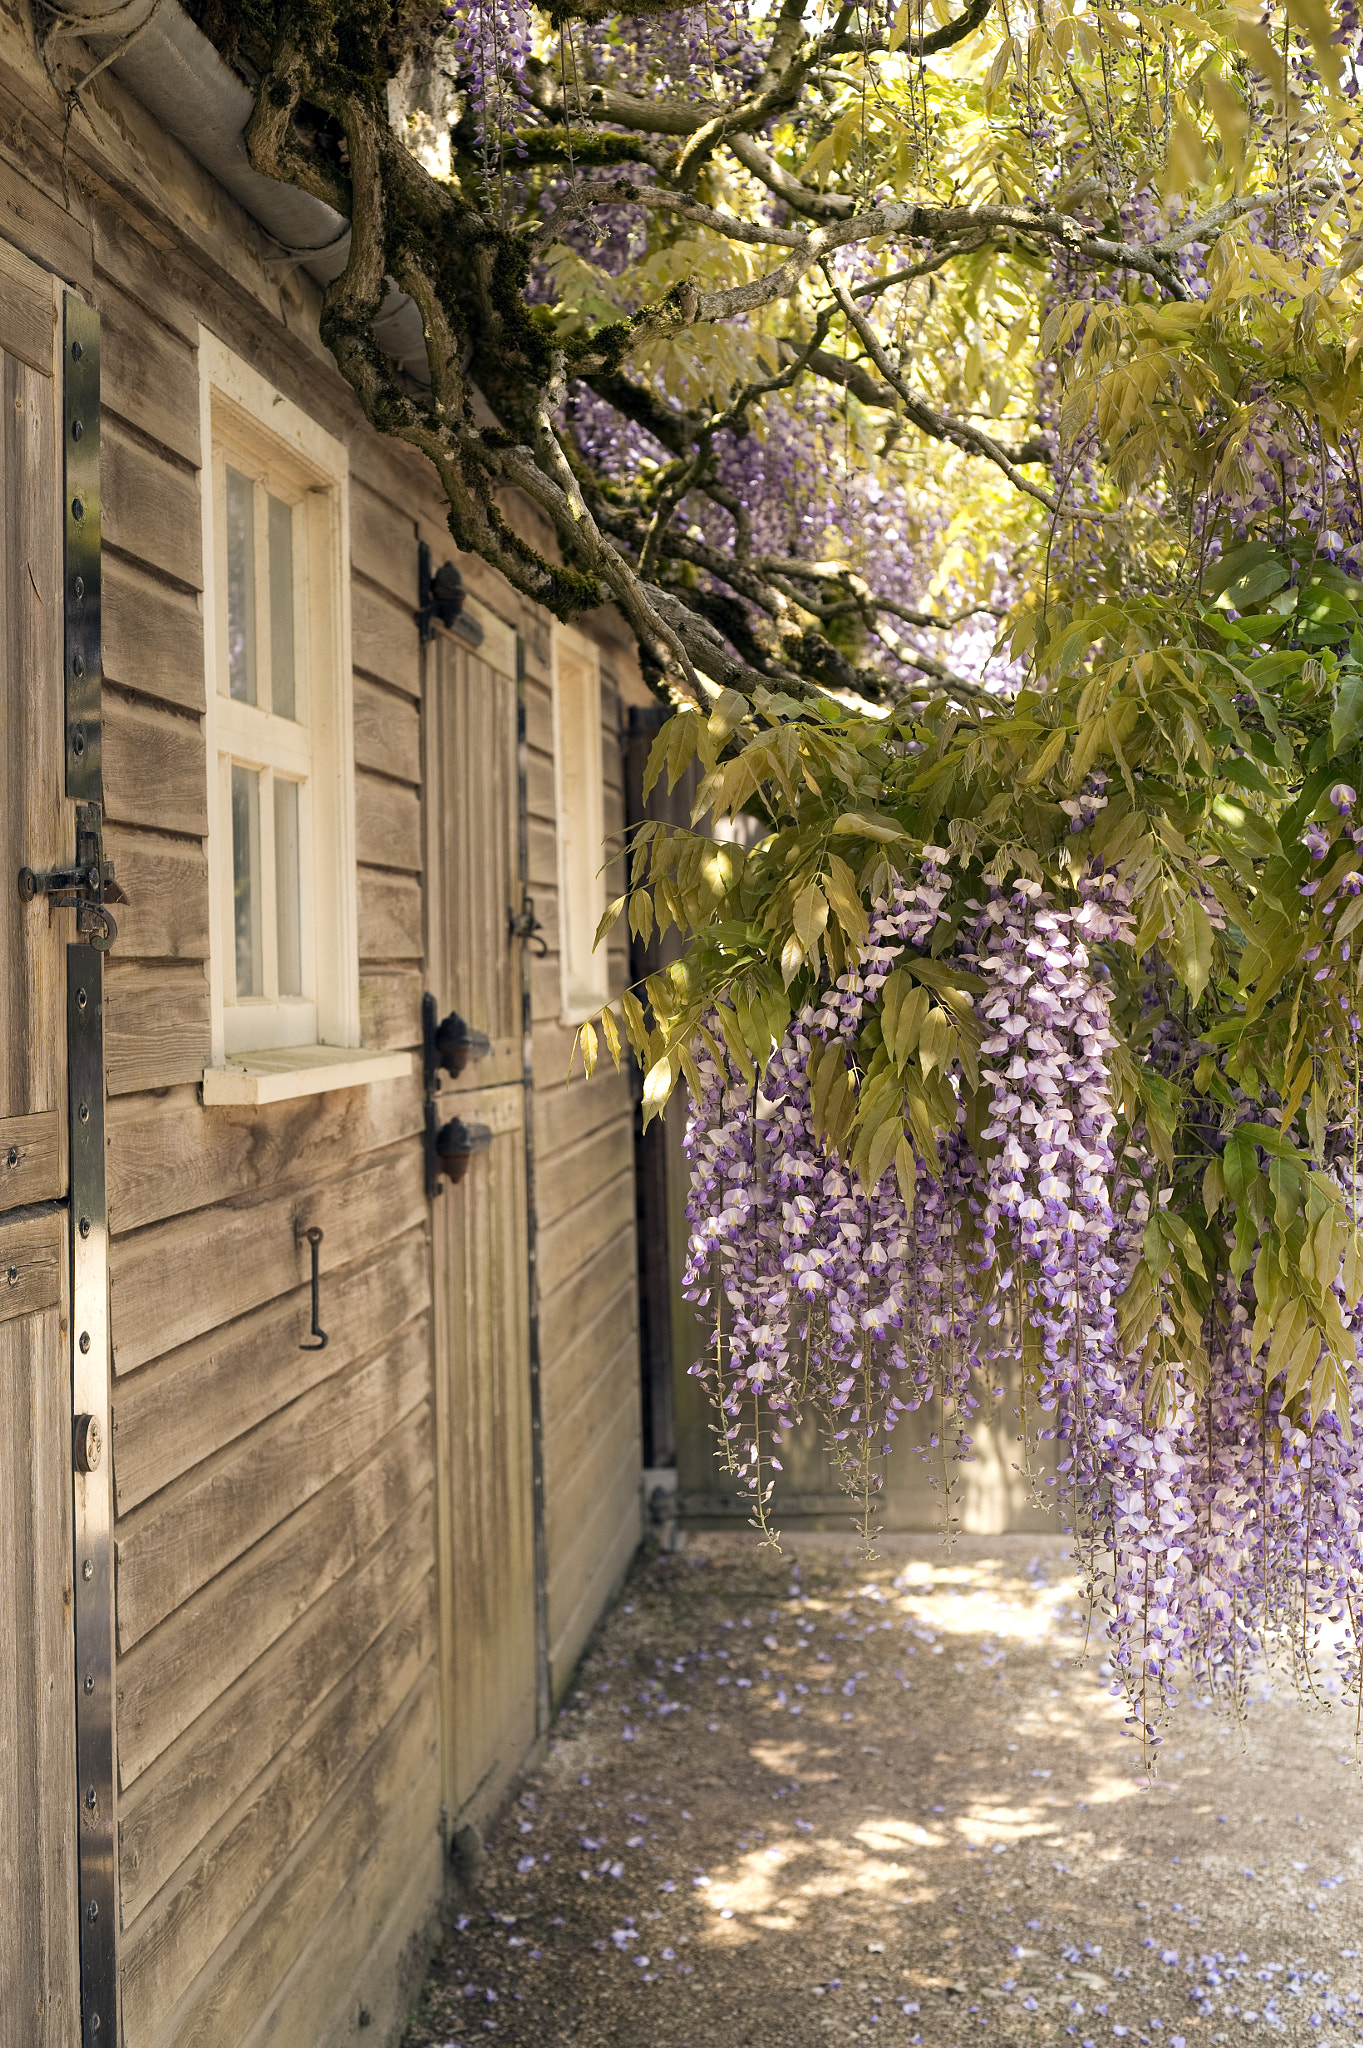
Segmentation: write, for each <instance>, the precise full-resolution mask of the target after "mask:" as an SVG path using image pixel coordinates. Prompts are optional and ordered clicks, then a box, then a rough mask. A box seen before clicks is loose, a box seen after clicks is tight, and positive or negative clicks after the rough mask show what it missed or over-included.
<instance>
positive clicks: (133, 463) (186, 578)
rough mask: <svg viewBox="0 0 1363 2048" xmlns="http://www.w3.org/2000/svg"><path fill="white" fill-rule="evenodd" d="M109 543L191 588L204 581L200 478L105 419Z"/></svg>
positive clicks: (102, 461)
mask: <svg viewBox="0 0 1363 2048" xmlns="http://www.w3.org/2000/svg"><path fill="white" fill-rule="evenodd" d="M99 447H100V486H101V489H102V492H103V536H104V545H105V547H115V548H118V549H120V550H121V552H122V553H123V554H125V555H131V556H132V557H133V558H134V560H136V561H139V562H141V563H143V564H144V565H145V566H146V567H147V568H149V569H160V570H161V571H162V573H163V574H164V575H166V576H173V577H174V578H175V580H176V582H178V583H182V584H184V585H185V587H186V588H187V589H189V590H199V589H202V587H203V546H202V542H203V528H202V525H201V523H200V509H199V487H198V482H197V480H196V479H195V478H194V477H193V476H191V475H190V474H189V473H188V472H187V471H186V470H184V469H181V468H179V467H178V466H177V465H176V464H175V463H174V462H172V461H171V460H170V459H169V458H168V457H167V456H165V455H159V454H156V453H155V452H154V451H153V450H152V449H150V448H148V447H146V446H145V445H144V444H143V443H142V442H141V441H136V440H134V439H133V437H132V435H131V434H130V433H129V432H128V430H127V428H126V427H122V426H120V425H119V424H118V422H117V421H116V420H112V419H111V420H107V421H105V423H104V427H103V431H102V432H101V434H100V443H99Z"/></svg>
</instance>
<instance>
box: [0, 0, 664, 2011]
mask: <svg viewBox="0 0 1363 2048" xmlns="http://www.w3.org/2000/svg"><path fill="white" fill-rule="evenodd" d="M95 17H105V18H104V19H96V18H95ZM54 21H55V22H56V25H57V27H58V28H59V29H60V28H63V25H64V28H65V32H64V33H63V34H61V35H60V36H59V38H58V39H57V41H56V42H53V41H52V40H51V39H50V38H51V31H52V27H53V23H54ZM73 24H74V27H75V28H79V29H80V31H81V33H80V34H76V33H74V29H73ZM101 29H104V30H106V31H107V32H106V33H104V34H101V33H100V31H101ZM134 31H137V33H134ZM40 33H42V34H46V35H48V37H49V41H48V43H47V46H46V50H45V51H44V49H43V48H42V47H41V46H40V40H39V38H40ZM105 59H109V60H110V61H108V62H107V63H105V62H104V60H105ZM102 64H103V68H100V66H101V65H102ZM96 72H97V75H94V76H91V75H89V74H92V73H96ZM54 77H56V78H57V79H59V80H60V81H61V82H62V83H63V84H66V85H71V84H76V85H79V87H80V90H79V92H78V93H73V94H71V96H70V97H64V96H63V93H62V92H61V91H59V90H58V89H57V86H56V85H55V84H54ZM248 109H249V94H248V93H247V92H246V90H245V88H244V87H243V85H242V83H241V81H240V80H239V79H237V78H235V77H234V75H233V74H232V73H231V72H230V70H228V69H227V68H226V67H225V66H224V65H223V64H222V62H221V60H220V59H219V58H218V56H217V55H216V53H215V51H214V50H213V49H212V47H211V45H210V44H209V43H208V42H207V41H206V40H205V39H204V37H203V36H202V35H200V33H199V31H198V30H197V29H196V28H195V27H194V25H193V23H192V21H191V20H190V19H189V17H188V16H187V15H186V14H185V13H184V12H183V11H182V10H181V8H180V7H179V6H178V5H177V4H175V0H164V4H162V5H161V6H159V7H153V6H151V5H150V4H149V0H132V4H131V5H128V4H123V5H117V6H104V7H101V6H100V5H99V4H97V0H90V4H89V5H88V7H87V8H86V9H85V10H84V19H83V20H82V21H80V22H75V21H74V17H73V16H71V15H70V14H69V13H66V14H62V15H56V14H54V13H53V12H50V11H48V10H46V9H44V10H41V19H40V20H35V19H34V16H33V13H32V12H31V11H30V8H29V6H28V5H27V4H26V0H11V4H9V5H7V6H6V8H5V9H4V10H3V12H0V378H2V379H3V399H4V402H3V406H2V407H0V773H2V774H3V777H4V785H3V788H4V795H3V802H2V803H0V837H3V847H4V856H5V862H6V865H7V872H8V880H7V881H5V883H4V886H3V888H0V974H2V975H3V987H4V991H5V1002H4V1021H3V1029H2V1030H0V1645H2V1646H3V1659H2V1668H3V1679H2V1680H0V1758H2V1759H3V1768H0V1891H2V1892H3V1896H4V1897H5V1899H6V1902H7V1910H6V1913H5V1917H4V1924H3V1927H0V2044H2V2048H74V2044H76V2043H80V2044H81V2048H106V2044H109V2043H113V2042H122V2043H124V2044H126V2048H265V2044H267V2043H269V2044H276V2048H342V2044H345V2043H349V2042H352V2041H355V2042H358V2043H362V2044H372V2043H375V2042H384V2041H390V2040H392V2039H394V2038H396V2033H397V2031H398V2030H399V2029H400V2025H401V2021H402V2018H403V2016H404V2014H405V2011H406V2008H407V2001H408V1999H409V1996H410V1993H411V1990H412V1988H413V1984H414V1979H415V1976H416V1974H417V1973H418V1972H419V1970H420V1967H421V1964H422V1961H423V1958H424V1953H425V1943H426V1941H427V1937H428V1934H429V1931H430V1928H431V1925H432V1921H433V1916H434V1914H435V1912H436V1909H437V1907H438V1905H439V1902H440V1899H441V1896H442V1886H443V1884H444V1881H445V1877H446V1874H447V1872H448V1870H449V1867H450V1858H451V1855H452V1852H453V1849H454V1846H455V1845H456V1844H457V1843H458V1842H460V1841H464V1842H467V1841H468V1840H469V1839H470V1838H469V1836H468V1835H467V1834H466V1833H465V1831H466V1830H469V1829H473V1830H475V1831H476V1830H478V1829H479V1828H481V1827H482V1826H483V1825H484V1824H485V1823H486V1821H487V1819H488V1817H489V1816H490V1815H491V1814H492V1813H493V1812H494V1810H495V1809H496V1807H497V1804H498V1802H499V1800H500V1799H501V1798H502V1797H503V1796H504V1794H505V1792H506V1790H507V1787H508V1785H509V1783H510V1782H511V1780H512V1779H513V1777H514V1774H515V1773H516V1771H517V1770H518V1768H519V1767H520V1766H521V1764H522V1763H523V1762H524V1761H525V1759H526V1758H527V1756H528V1755H529V1754H530V1753H531V1752H532V1751H533V1749H534V1746H535V1744H536V1742H537V1741H539V1740H540V1739H542V1738H543V1737H544V1735H545V1732H546V1729H547V1726H548V1722H549V1717H550V1715H551V1713H552V1711H553V1707H554V1702H555V1699H556V1697H557V1695H558V1694H559V1693H560V1692H561V1691H562V1689H563V1687H564V1685H565V1684H566V1682H567V1680H568V1678H569V1676H570V1674H571V1672H572V1669H573V1666H574V1663H575V1661H576V1659H577V1657H578V1655H579V1653H580V1651H581V1649H582V1647H583V1645H584V1643H585V1641H586V1639H587V1637H588V1635H589V1634H590V1631H591V1630H592V1628H593V1626H594V1624H595V1622H596V1620H597V1618H598V1616H599V1615H600V1613H601V1611H602V1608H603V1606H604V1605H605V1603H606V1601H607V1600H608V1598H609V1597H610V1594H611V1591H612V1589H613V1587H614V1586H615V1585H616V1584H617V1583H618V1581H619V1579H620V1577H621V1574H622V1573H623V1571H624V1570H625V1568H626V1566H627V1564H628V1562H629V1560H630V1557H631V1555H632V1554H633V1551H634V1549H635V1547H636V1544H637V1542H638V1540H639V1535H640V1530H641V1490H640V1419H639V1357H638V1293H637V1285H636V1259H635V1173H634V1154H633V1147H634V1106H633V1102H632V1099H631V1093H630V1085H629V1082H628V1080H627V1078H624V1077H620V1078H617V1077H615V1076H612V1075H606V1076H599V1077H598V1078H597V1080H596V1081H595V1082H594V1083H593V1084H592V1085H591V1086H590V1087H588V1086H586V1085H584V1084H581V1083H575V1084H573V1085H572V1086H569V1087H567V1088H565V1086H564V1080H565V1075H566V1073H567V1069H568V1063H569V1050H570V1045H571V1040H572V1025H573V1022H574V1020H575V1019H576V1018H577V1017H579V1016H580V1015H581V1014H583V1013H584V1012H585V1011H586V1010H587V1009H589V1008H590V1007H592V1006H593V1005H594V1004H596V1003H598V1002H599V1001H600V1000H601V999H602V998H603V997H604V996H606V995H608V994H610V993H612V992H613V991H615V990H616V989H618V988H619V986H620V985H621V984H622V982H623V979H624V975H625V972H626V966H627V963H626V959H625V954H624V951H623V949H622V948H617V949H616V950H614V951H612V952H610V953H609V955H606V954H604V953H602V954H596V955H594V954H593V951H592V936H593V927H594V924H595V918H596V915H597V914H598V913H599V909H600V907H601V905H602V904H603V903H604V900H605V891H606V888H607V886H608V884H609V879H610V878H609V876H608V875H603V873H602V871H601V869H602V859H603V853H602V847H603V844H604V842H606V841H607V839H608V838H610V836H611V835H615V839H616V843H617V844H618V835H619V833H620V831H621V828H622V825H623V815H624V814H623V782H622V760H623V753H622V743H621V736H622V733H623V730H624V728H625V726H626V724H627V721H628V715H629V709H630V706H631V705H638V704H641V703H643V702H644V701H646V697H647V693H646V692H645V691H644V690H643V687H642V684H641V683H640V680H639V677H638V672H637V667H636V664H635V659H634V654H633V649H632V643H631V642H630V640H629V638H628V636H627V635H626V634H625V633H624V632H623V630H622V629H621V627H620V624H619V622H618V620H617V619H615V617H614V616H613V615H611V614H601V615H600V616H598V617H596V618H594V619H592V620H589V621H588V622H586V624H585V625H584V626H583V627H582V628H581V629H579V630H574V631H567V630H565V629H563V628H560V627H559V626H557V625H555V624H554V622H553V621H551V620H550V619H549V618H548V617H547V616H544V615H542V614H538V613H536V612H535V611H534V610H533V608H531V607H529V606H527V605H526V604H524V603H522V601H521V600H520V599H519V598H517V597H515V596H514V595H513V594H512V593H511V592H510V591H509V590H508V589H507V588H505V587H504V586H501V585H500V584H499V582H498V580H497V579H496V578H495V577H494V576H493V575H492V574H491V573H490V572H487V571H485V570H484V569H483V568H482V567H481V566H480V565H479V564H478V563H476V562H471V561H459V562H457V563H456V564H455V566H456V567H457V569H458V570H459V571H460V572H461V574H462V581H463V590H464V597H463V601H462V603H460V600H459V596H458V579H457V578H455V577H454V576H452V575H451V574H450V573H448V572H446V574H445V575H443V576H440V575H438V574H437V573H436V572H438V571H440V570H441V569H442V568H443V566H444V565H445V564H446V563H447V562H449V561H451V559H452V550H451V547H450V544H449V538H448V533H447V531H446V527H445V522H444V516H443V511H442V504H441V500H440V497H439V494H438V491H437V490H436V488H435V480H434V476H433V474H432V473H431V472H430V471H429V470H427V469H426V468H425V466H424V465H423V464H422V463H421V461H420V460H418V459H417V458H416V457H414V456H408V455H407V454H406V453H405V452H404V451H402V450H401V449H400V448H398V447H397V446H396V445H395V444H393V443H391V442H388V441H385V440H384V439H383V438H381V437H380V436H378V435H377V434H375V433H374V432H373V431H372V430H371V429H370V428H369V427H368V426H367V425H366V424H365V423H364V421H363V419H362V418H361V415H360V413H359V410H358V408H357V406H356V405H355V403H354V401H353V399H352V398H351V395H350V393H349V391H348V389H347V388H346V386H345V385H344V384H343V382H342V380H341V378H340V376H339V375H338V373H337V372H336V370H335V368H334V366H333V364H332V362H331V360H330V358H329V356H328V355H327V353H326V351H325V349H324V348H323V347H322V345H321V343H320V341H319V339H318V326H317V321H318V306H319V299H320V289H321V286H320V282H319V280H320V279H322V278H324V277H325V276H326V275H328V274H334V269H335V266H336V264H337V263H338V262H340V261H341V260H343V254H344V251H343V226H344V224H340V228H339V229H338V225H337V223H336V222H335V220H334V218H333V219H332V220H331V221H330V222H328V221H327V220H326V219H325V218H318V216H317V213H316V210H315V208H314V211H313V213H312V214H309V213H308V211H307V209H308V207H309V206H312V205H313V202H310V201H307V202H305V201H303V200H302V199H301V197H300V195H297V194H287V193H284V192H283V189H282V188H279V187H271V186H268V185H267V184H266V181H265V180H263V179H259V178H256V177H255V175H254V173H252V172H251V171H250V168H249V165H248V164H247V161H246V157H245V153H244V150H243V148H242V145H241V142H240V132H241V127H242V124H243V120H244V112H245V110H248ZM281 206H282V211H281ZM321 211H322V214H323V215H325V212H326V209H324V208H323V209H322V210H321ZM338 250H339V253H338ZM328 265H330V266H331V271H330V272H329V271H328V268H327V266H328ZM411 313H412V309H411V308H410V306H406V307H404V305H403V304H402V303H401V302H397V301H395V302H394V304H393V305H392V306H391V308H389V309H388V312H387V315H386V322H387V324H386V327H385V329H384V345H385V346H386V347H388V348H389V349H390V350H391V352H392V353H393V354H394V355H396V356H398V357H399V358H401V357H402V355H403V352H404V349H407V350H408V351H409V352H410V353H411V354H412V355H413V357H414V358H415V357H416V356H417V355H418V354H419V350H418V349H417V348H415V347H413V343H412V329H411V318H410V316H411ZM417 341H418V342H419V334H418V336H417ZM509 511H510V513H511V516H513V517H521V518H525V519H527V520H528V519H530V518H531V516H532V515H531V513H530V512H529V510H528V508H520V509H519V510H518V509H517V508H515V507H514V506H513V507H510V508H509ZM21 870H22V871H24V875H23V880H22V883H21V882H20V871H21ZM617 886H618V884H617ZM423 1015H424V1016H425V1018H426V1020H427V1022H426V1026H425V1029H423ZM442 1025H443V1026H444V1027H445V1028H444V1029H443V1031H441V1030H440V1029H439V1027H440V1026H442ZM437 1081H438V1082H439V1083H440V1085H439V1088H438V1089H437V1087H436V1085H435V1084H436V1083H437ZM443 1166H449V1167H450V1168H452V1169H453V1170H454V1171H455V1172H457V1173H458V1174H459V1176H460V1177H459V1178H458V1179H457V1181H456V1180H453V1179H451V1178H450V1177H449V1176H448V1174H446V1173H444V1172H443V1171H441V1170H440V1169H441V1168H442V1167H443ZM433 1174H435V1175H436V1176H437V1177H436V1178H434V1179H433V1178H432V1176H433ZM323 1336H324V1337H325V1342H323V1341H322V1337H323Z"/></svg>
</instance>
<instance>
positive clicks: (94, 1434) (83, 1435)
mask: <svg viewBox="0 0 1363 2048" xmlns="http://www.w3.org/2000/svg"><path fill="white" fill-rule="evenodd" d="M103 1455H104V1432H103V1430H102V1429H101V1428H100V1426H99V1417H98V1416H97V1415H78V1416H77V1417H76V1470H77V1471H78V1472H96V1471H98V1469H99V1461H100V1459H101V1458H102V1457H103Z"/></svg>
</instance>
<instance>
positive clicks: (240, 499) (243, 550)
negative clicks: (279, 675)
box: [227, 464, 256, 704]
mask: <svg viewBox="0 0 1363 2048" xmlns="http://www.w3.org/2000/svg"><path fill="white" fill-rule="evenodd" d="M255 495H256V494H255V485H254V484H253V483H252V482H251V479H250V477H248V476H243V475H242V474H241V471H240V470H237V469H233V468H232V467H231V465H230V464H229V465H228V469H227V687H228V690H229V692H230V694H231V695H232V696H233V697H235V698H236V699H237V700H238V702H239V703H242V704H254V703H255V701H256V505H255Z"/></svg>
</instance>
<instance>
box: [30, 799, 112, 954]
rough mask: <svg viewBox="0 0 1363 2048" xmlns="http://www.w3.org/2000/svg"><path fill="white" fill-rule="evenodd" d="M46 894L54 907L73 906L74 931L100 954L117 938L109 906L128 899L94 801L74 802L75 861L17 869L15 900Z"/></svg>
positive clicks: (99, 808) (98, 807) (102, 819)
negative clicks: (107, 848)
mask: <svg viewBox="0 0 1363 2048" xmlns="http://www.w3.org/2000/svg"><path fill="white" fill-rule="evenodd" d="M35 896H47V897H49V898H50V899H51V902H52V904H53V906H54V908H56V909H58V910H74V911H75V913H76V930H77V932H78V933H79V935H80V936H81V938H83V939H88V940H89V942H90V944H91V945H92V946H95V947H97V948H98V949H99V951H100V952H101V953H107V952H108V950H109V948H110V946H112V944H113V942H114V940H115V939H116V938H117V937H118V926H117V925H116V924H115V922H114V919H113V914H112V912H111V911H110V910H109V908H108V906H109V904H111V903H126V902H127V900H128V899H127V896H126V895H125V894H124V892H123V890H122V889H121V888H120V887H119V885H118V883H117V882H116V881H115V880H114V864H113V862H112V861H111V860H105V858H104V816H103V812H102V810H101V807H100V806H99V805H98V804H77V805H76V859H75V865H74V866H72V867H69V868H20V870H19V900H20V902H21V903H32V901H33V899H34V897H35Z"/></svg>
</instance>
